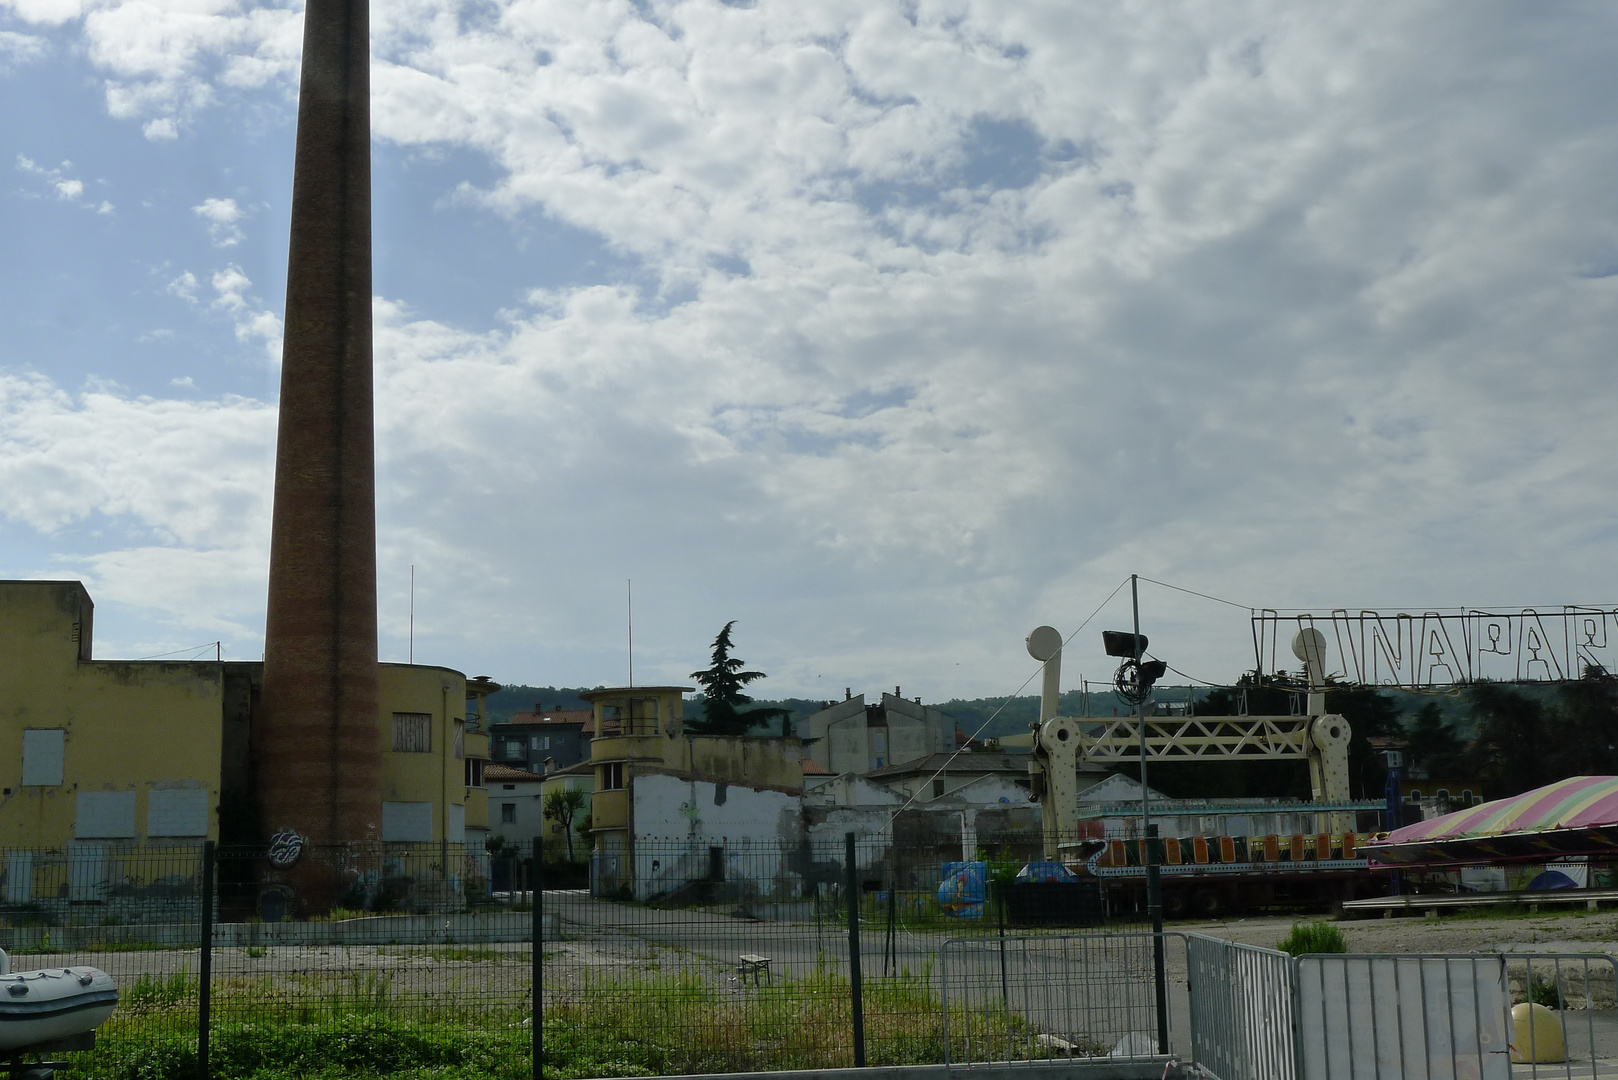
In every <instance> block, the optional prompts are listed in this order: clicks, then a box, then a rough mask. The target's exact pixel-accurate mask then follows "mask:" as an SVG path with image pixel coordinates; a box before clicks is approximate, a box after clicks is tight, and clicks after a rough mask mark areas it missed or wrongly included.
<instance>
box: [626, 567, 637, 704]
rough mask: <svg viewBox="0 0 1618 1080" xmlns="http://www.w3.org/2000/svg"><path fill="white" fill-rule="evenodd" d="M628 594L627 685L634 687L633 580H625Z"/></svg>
mask: <svg viewBox="0 0 1618 1080" xmlns="http://www.w3.org/2000/svg"><path fill="white" fill-rule="evenodd" d="M624 586H625V588H626V589H627V590H628V592H629V685H630V686H634V685H635V579H634V578H625V579H624Z"/></svg>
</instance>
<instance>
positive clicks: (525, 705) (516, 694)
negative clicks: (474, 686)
mask: <svg viewBox="0 0 1618 1080" xmlns="http://www.w3.org/2000/svg"><path fill="white" fill-rule="evenodd" d="M588 689H590V688H589V687H588V686H563V687H555V686H523V685H521V684H518V685H515V686H507V687H506V688H505V689H503V690H501V691H500V692H499V693H498V694H494V695H491V696H490V698H489V722H490V723H491V724H504V723H507V722H509V721H510V720H511V717H512V715H513V714H515V713H520V712H533V711H534V706H535V705H540V706H542V707H543V708H546V709H584V708H588V707H589V706H587V705H585V703H584V702H583V700H581V699H580V698H579V693H580V692H581V691H583V690H588Z"/></svg>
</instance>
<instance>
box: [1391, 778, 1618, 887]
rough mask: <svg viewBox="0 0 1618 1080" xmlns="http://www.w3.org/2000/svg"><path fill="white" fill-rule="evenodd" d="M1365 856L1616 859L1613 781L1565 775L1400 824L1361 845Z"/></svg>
mask: <svg viewBox="0 0 1618 1080" xmlns="http://www.w3.org/2000/svg"><path fill="white" fill-rule="evenodd" d="M1364 851H1365V854H1366V857H1367V858H1368V859H1369V860H1370V862H1371V865H1373V866H1386V867H1404V866H1443V865H1449V866H1454V865H1458V864H1468V865H1476V864H1479V863H1506V862H1544V861H1546V860H1547V859H1555V858H1558V857H1560V856H1563V855H1610V856H1613V857H1615V858H1618V776H1570V777H1568V778H1567V779H1566V780H1558V781H1557V782H1556V783H1554V784H1547V785H1546V786H1545V787H1542V788H1535V789H1534V790H1533V791H1529V792H1524V793H1523V794H1521V795H1514V796H1512V797H1511V798H1509V799H1496V800H1495V801H1494V802H1487V803H1482V804H1481V805H1478V806H1474V807H1471V808H1469V809H1466V810H1457V811H1456V812H1455V813H1453V814H1445V815H1444V816H1443V817H1439V818H1433V819H1432V820H1431V821H1422V822H1418V823H1417V824H1415V825H1406V826H1405V827H1404V828H1402V829H1396V830H1394V831H1393V832H1392V833H1389V834H1388V835H1387V836H1386V837H1383V838H1381V839H1379V840H1373V841H1370V842H1368V843H1367V844H1366V845H1365V847H1364Z"/></svg>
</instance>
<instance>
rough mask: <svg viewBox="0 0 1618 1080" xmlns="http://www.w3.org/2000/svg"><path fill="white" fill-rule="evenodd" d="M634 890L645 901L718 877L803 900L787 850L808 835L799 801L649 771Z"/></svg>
mask: <svg viewBox="0 0 1618 1080" xmlns="http://www.w3.org/2000/svg"><path fill="white" fill-rule="evenodd" d="M632 813H633V816H634V823H635V824H634V832H635V839H634V877H635V883H634V889H635V895H636V896H637V897H638V898H641V899H645V898H648V897H652V896H657V895H660V894H663V893H667V892H669V891H671V890H673V889H675V888H678V887H680V886H683V885H686V884H688V883H691V882H696V881H707V880H709V879H710V878H711V876H712V873H711V872H712V870H713V869H714V866H713V862H712V860H713V858H714V856H713V855H712V853H711V850H710V849H714V848H717V849H720V851H721V853H722V858H723V867H724V869H723V880H724V881H725V882H726V884H727V885H729V886H731V887H733V888H738V889H741V890H742V891H743V892H745V893H747V894H749V895H756V896H769V897H774V898H777V899H790V898H795V897H796V895H797V894H798V891H799V881H798V879H797V877H796V876H795V875H794V874H792V873H791V872H790V869H789V868H788V866H787V865H786V861H785V859H784V856H783V853H784V852H788V851H791V850H793V849H795V848H797V847H798V846H799V845H800V843H801V838H802V833H801V828H800V817H799V808H798V799H797V797H796V796H794V795H789V794H786V793H784V792H780V791H768V790H758V789H755V788H750V787H744V786H740V785H736V784H729V783H724V782H717V783H716V782H710V781H707V780H682V779H679V778H677V777H674V776H642V777H638V778H637V779H636V781H635V788H634V805H633V810H632Z"/></svg>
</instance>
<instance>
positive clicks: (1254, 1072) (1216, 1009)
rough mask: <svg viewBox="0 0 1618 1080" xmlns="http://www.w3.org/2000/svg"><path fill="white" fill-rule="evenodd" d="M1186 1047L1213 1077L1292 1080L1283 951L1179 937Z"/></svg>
mask: <svg viewBox="0 0 1618 1080" xmlns="http://www.w3.org/2000/svg"><path fill="white" fill-rule="evenodd" d="M1186 974H1187V980H1188V984H1189V989H1190V996H1191V1051H1192V1057H1193V1058H1194V1059H1195V1060H1196V1062H1197V1064H1198V1065H1201V1066H1202V1067H1203V1068H1204V1069H1205V1070H1207V1071H1209V1072H1211V1073H1213V1075H1214V1076H1216V1077H1218V1080H1293V1078H1295V1077H1296V1076H1297V1075H1298V1062H1297V1043H1296V1041H1295V1029H1294V1025H1293V1004H1294V994H1293V989H1294V967H1293V961H1292V958H1291V957H1290V956H1288V955H1287V954H1286V953H1283V952H1278V951H1276V950H1274V949H1261V948H1258V947H1256V946H1252V945H1238V944H1236V943H1235V942H1232V941H1223V940H1221V939H1219V938H1211V937H1206V936H1204V935H1202V934H1189V935H1187V936H1186Z"/></svg>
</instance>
